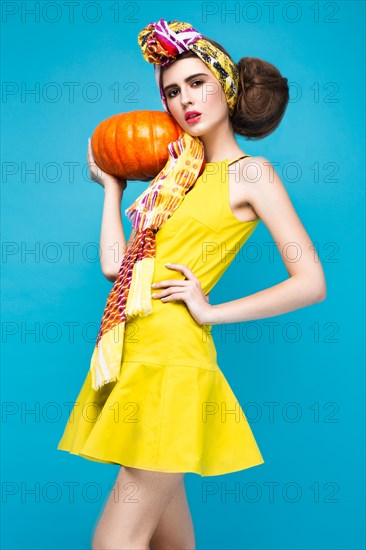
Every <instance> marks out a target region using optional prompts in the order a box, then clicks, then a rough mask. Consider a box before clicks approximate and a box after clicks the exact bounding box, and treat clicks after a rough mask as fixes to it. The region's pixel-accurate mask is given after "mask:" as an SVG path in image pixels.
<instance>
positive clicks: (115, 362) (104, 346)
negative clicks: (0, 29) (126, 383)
mask: <svg viewBox="0 0 366 550" xmlns="http://www.w3.org/2000/svg"><path fill="white" fill-rule="evenodd" d="M124 332H125V322H124V321H123V322H121V323H119V324H118V325H116V326H115V327H113V328H112V329H111V330H109V331H108V332H107V333H106V334H103V336H102V338H101V339H100V340H99V343H98V345H97V346H95V348H94V352H93V355H92V358H91V365H90V371H91V385H92V388H93V390H95V391H96V390H99V389H100V388H101V387H102V386H104V385H105V384H108V383H109V382H115V381H117V380H118V379H119V375H120V370H121V360H122V349H123V340H124Z"/></svg>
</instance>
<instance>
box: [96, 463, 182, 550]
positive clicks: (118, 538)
mask: <svg viewBox="0 0 366 550" xmlns="http://www.w3.org/2000/svg"><path fill="white" fill-rule="evenodd" d="M183 476H184V473H164V472H152V471H149V470H140V469H137V468H130V467H124V466H121V468H120V471H119V473H118V476H117V478H116V483H115V485H114V488H113V490H112V491H111V494H110V495H109V497H108V500H107V503H106V505H105V507H104V510H103V512H102V515H101V517H100V519H99V522H98V525H97V527H96V529H95V532H94V535H93V542H92V548H93V550H122V549H123V550H145V549H146V550H148V549H149V541H150V539H151V537H152V535H153V533H154V530H155V528H156V526H157V524H158V521H159V519H160V517H161V515H162V513H163V512H164V510H165V509H166V507H167V505H168V503H169V502H170V500H171V499H172V496H173V494H174V492H175V490H176V489H177V486H178V484H179V482H180V481H181V480H182V478H183Z"/></svg>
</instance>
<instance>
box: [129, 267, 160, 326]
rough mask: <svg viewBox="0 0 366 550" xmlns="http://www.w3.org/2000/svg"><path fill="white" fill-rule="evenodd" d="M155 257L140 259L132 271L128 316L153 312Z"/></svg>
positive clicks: (145, 314) (142, 315)
mask: <svg viewBox="0 0 366 550" xmlns="http://www.w3.org/2000/svg"><path fill="white" fill-rule="evenodd" d="M154 267H155V258H143V259H142V260H138V261H137V262H136V263H135V264H134V266H133V271H132V280H131V286H130V289H129V292H128V297H127V304H126V318H130V317H133V316H135V315H139V316H140V317H146V316H147V315H149V314H150V313H152V303H151V284H152V280H153V276H154Z"/></svg>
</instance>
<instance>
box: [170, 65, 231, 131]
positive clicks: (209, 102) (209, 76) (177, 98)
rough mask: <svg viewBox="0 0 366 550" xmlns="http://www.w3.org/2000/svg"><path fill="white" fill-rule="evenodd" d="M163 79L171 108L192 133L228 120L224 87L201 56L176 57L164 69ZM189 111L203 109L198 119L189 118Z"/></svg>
mask: <svg viewBox="0 0 366 550" xmlns="http://www.w3.org/2000/svg"><path fill="white" fill-rule="evenodd" d="M194 75H196V76H194ZM162 79H163V80H162V82H163V89H164V93H165V97H166V101H167V105H168V108H169V111H170V112H171V114H172V116H173V117H174V118H175V120H176V121H177V122H178V124H179V126H181V128H182V129H183V130H185V131H186V132H188V133H189V134H191V135H192V136H203V135H205V134H206V133H207V132H209V131H212V130H213V129H215V128H216V127H217V126H218V125H219V124H220V123H222V122H223V121H226V120H227V118H228V116H229V108H228V104H227V101H226V96H225V94H224V90H223V88H222V86H221V84H220V82H219V81H218V80H217V78H215V76H214V75H213V73H212V72H211V71H210V69H209V68H208V66H207V65H206V64H205V63H204V62H203V61H201V59H199V58H196V57H194V58H193V57H188V58H186V59H180V60H178V61H176V62H175V63H173V64H172V65H171V66H169V67H167V68H166V69H165V70H164V72H163V76H162ZM186 79H187V82H186ZM189 111H197V112H198V113H201V114H200V117H199V118H198V120H197V121H194V122H192V123H189V121H187V120H186V118H185V115H186V113H187V112H189Z"/></svg>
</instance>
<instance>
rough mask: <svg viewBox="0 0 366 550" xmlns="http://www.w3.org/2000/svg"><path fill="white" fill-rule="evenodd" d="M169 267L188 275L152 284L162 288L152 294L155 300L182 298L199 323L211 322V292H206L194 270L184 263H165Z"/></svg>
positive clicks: (154, 286) (169, 300) (167, 300)
mask: <svg viewBox="0 0 366 550" xmlns="http://www.w3.org/2000/svg"><path fill="white" fill-rule="evenodd" d="M165 265H166V267H167V268H168V269H173V270H176V271H180V272H181V273H183V275H184V276H185V277H186V279H185V280H182V279H166V280H164V281H159V282H157V283H155V284H153V285H152V289H153V291H154V292H155V290H156V289H160V288H161V289H162V290H160V291H159V292H156V293H154V294H152V296H151V297H152V298H153V299H154V300H158V299H160V300H161V301H162V302H171V301H173V300H182V301H183V302H185V304H186V306H187V307H188V309H189V312H190V314H191V315H192V317H193V318H194V319H195V320H196V321H197V323H199V324H200V325H202V324H209V319H210V316H211V315H212V313H211V315H210V312H211V309H212V306H211V305H210V303H209V301H208V297H209V293H208V294H204V292H203V290H202V287H201V283H200V281H199V280H198V279H197V277H195V276H194V275H193V273H192V271H191V270H190V269H189V268H188V267H187V266H186V265H183V264H165Z"/></svg>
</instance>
